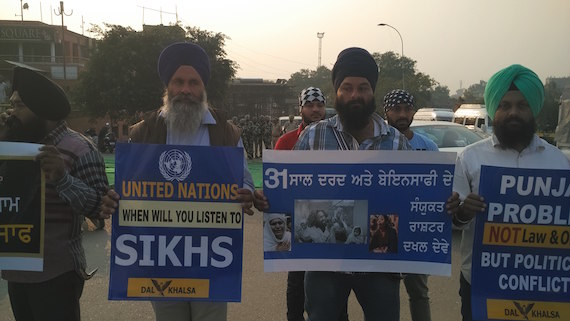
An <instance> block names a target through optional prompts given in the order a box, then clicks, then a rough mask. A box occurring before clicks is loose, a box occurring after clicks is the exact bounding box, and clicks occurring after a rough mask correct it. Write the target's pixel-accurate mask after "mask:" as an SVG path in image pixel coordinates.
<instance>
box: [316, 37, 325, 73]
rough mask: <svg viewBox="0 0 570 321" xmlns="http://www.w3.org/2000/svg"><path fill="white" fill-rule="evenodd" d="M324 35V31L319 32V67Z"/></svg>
mask: <svg viewBox="0 0 570 321" xmlns="http://www.w3.org/2000/svg"><path fill="white" fill-rule="evenodd" d="M324 36H325V33H324V32H317V38H319V63H318V64H317V68H318V67H320V66H321V49H322V48H323V37H324Z"/></svg>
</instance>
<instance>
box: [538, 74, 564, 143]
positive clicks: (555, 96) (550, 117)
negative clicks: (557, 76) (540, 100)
mask: <svg viewBox="0 0 570 321" xmlns="http://www.w3.org/2000/svg"><path fill="white" fill-rule="evenodd" d="M561 95H562V91H561V90H560V89H559V88H558V86H556V83H555V82H554V81H547V82H546V85H545V86H544V105H543V107H542V110H541V111H540V113H539V114H538V116H537V118H536V126H537V129H538V131H541V132H554V130H555V129H556V125H558V108H559V104H560V96H561Z"/></svg>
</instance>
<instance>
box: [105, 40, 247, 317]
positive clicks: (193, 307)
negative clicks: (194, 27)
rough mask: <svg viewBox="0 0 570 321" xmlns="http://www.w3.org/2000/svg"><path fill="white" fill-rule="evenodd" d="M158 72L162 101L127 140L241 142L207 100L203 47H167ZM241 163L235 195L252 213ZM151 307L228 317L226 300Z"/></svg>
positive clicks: (112, 203)
mask: <svg viewBox="0 0 570 321" xmlns="http://www.w3.org/2000/svg"><path fill="white" fill-rule="evenodd" d="M158 74H159V76H160V79H161V80H162V82H163V84H164V86H165V91H164V97H163V106H162V107H160V108H159V109H158V110H154V111H151V112H149V113H147V114H145V115H144V116H143V119H142V120H141V121H140V122H138V123H136V124H134V125H133V126H131V128H130V130H129V140H130V141H131V142H133V143H145V144H169V145H170V144H172V145H193V146H234V147H235V146H237V147H243V142H242V139H241V137H240V135H241V130H240V129H239V128H237V127H236V126H235V125H233V124H231V123H230V122H228V121H227V118H226V116H225V113H223V112H222V111H220V110H217V109H214V108H212V107H210V106H209V105H208V103H207V97H206V86H207V85H208V80H209V79H210V61H209V59H208V55H207V54H206V52H205V51H204V49H202V48H201V47H200V46H198V45H196V44H193V43H190V42H178V43H174V44H172V45H170V46H168V47H166V48H165V49H164V50H163V51H162V53H161V54H160V57H159V59H158ZM243 167H244V168H243V177H244V183H243V186H242V188H239V189H238V190H237V192H238V197H237V199H238V201H240V202H241V205H242V208H243V210H244V212H245V213H247V214H250V215H251V214H253V211H252V210H251V205H252V201H253V196H252V192H253V190H254V185H253V179H252V177H251V173H250V172H249V169H248V167H247V161H246V159H245V156H244V159H243ZM118 201H119V195H118V194H117V193H116V192H115V191H113V190H111V191H110V192H109V193H107V195H106V196H105V197H104V198H103V200H102V203H103V206H102V215H103V216H105V217H108V216H109V215H111V214H112V213H114V212H115V209H116V208H117V207H118ZM214 208H215V207H214ZM196 237H199V235H198V236H196ZM152 308H153V310H154V313H155V316H156V320H157V321H165V320H188V321H191V320H206V321H225V320H227V303H225V302H204V301H153V302H152Z"/></svg>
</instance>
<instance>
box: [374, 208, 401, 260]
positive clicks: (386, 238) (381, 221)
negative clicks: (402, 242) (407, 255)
mask: <svg viewBox="0 0 570 321" xmlns="http://www.w3.org/2000/svg"><path fill="white" fill-rule="evenodd" d="M369 236H370V243H369V244H368V249H369V250H370V252H373V253H398V215H394V214H390V215H386V214H372V215H370V235H369Z"/></svg>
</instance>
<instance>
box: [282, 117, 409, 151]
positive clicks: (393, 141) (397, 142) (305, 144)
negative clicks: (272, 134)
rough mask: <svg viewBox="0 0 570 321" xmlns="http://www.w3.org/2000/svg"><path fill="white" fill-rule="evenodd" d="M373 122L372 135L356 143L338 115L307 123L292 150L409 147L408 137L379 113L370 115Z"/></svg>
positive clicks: (392, 148)
mask: <svg viewBox="0 0 570 321" xmlns="http://www.w3.org/2000/svg"><path fill="white" fill-rule="evenodd" d="M370 118H371V119H372V123H373V124H374V136H373V137H371V138H367V139H365V140H364V141H363V142H362V143H358V141H357V140H356V138H354V137H352V135H351V134H349V133H348V132H346V131H344V128H343V126H342V123H341V122H340V120H339V119H338V115H335V116H333V117H331V118H328V119H325V120H321V121H320V122H318V123H313V124H311V125H309V126H308V127H307V128H305V130H304V131H303V132H302V133H301V136H299V140H298V141H297V144H295V147H294V148H293V149H294V150H378V149H382V150H399V149H404V150H408V149H411V146H410V143H409V142H408V139H407V138H406V137H405V136H404V135H402V134H400V132H399V131H398V130H397V129H396V128H394V127H392V126H390V125H388V124H387V123H386V121H384V119H382V117H380V115H378V114H376V113H373V114H372V116H370Z"/></svg>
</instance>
